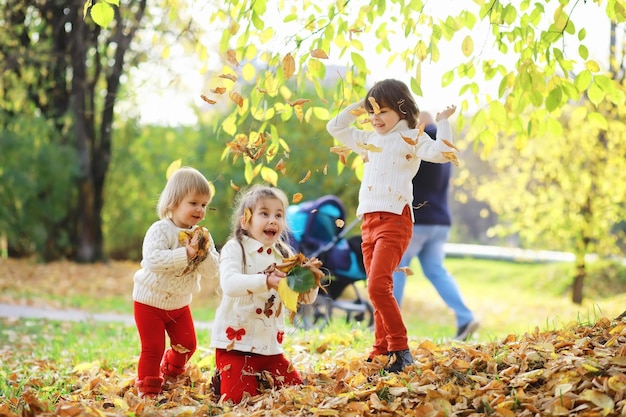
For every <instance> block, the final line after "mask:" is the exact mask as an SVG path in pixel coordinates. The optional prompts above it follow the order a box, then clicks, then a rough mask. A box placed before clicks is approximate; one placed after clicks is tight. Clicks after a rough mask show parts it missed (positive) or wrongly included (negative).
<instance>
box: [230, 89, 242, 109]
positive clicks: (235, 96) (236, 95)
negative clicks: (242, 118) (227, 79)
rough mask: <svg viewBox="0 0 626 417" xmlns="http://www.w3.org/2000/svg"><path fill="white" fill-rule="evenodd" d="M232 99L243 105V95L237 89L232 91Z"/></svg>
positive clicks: (238, 104) (240, 105)
mask: <svg viewBox="0 0 626 417" xmlns="http://www.w3.org/2000/svg"><path fill="white" fill-rule="evenodd" d="M230 99H231V100H232V101H233V102H234V103H235V104H236V105H237V106H239V107H243V97H242V96H241V94H239V93H238V92H236V91H231V93H230Z"/></svg>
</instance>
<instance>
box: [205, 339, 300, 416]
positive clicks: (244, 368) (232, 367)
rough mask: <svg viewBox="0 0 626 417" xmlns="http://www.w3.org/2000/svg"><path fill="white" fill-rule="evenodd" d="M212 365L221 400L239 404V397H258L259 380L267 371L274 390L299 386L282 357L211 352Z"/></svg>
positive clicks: (296, 378)
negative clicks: (216, 374)
mask: <svg viewBox="0 0 626 417" xmlns="http://www.w3.org/2000/svg"><path fill="white" fill-rule="evenodd" d="M215 365H216V366H217V370H218V372H219V374H220V378H221V381H220V394H226V396H225V398H224V400H232V401H233V402H234V403H235V404H237V403H239V402H241V398H242V397H243V393H244V392H247V393H249V394H250V395H252V396H254V395H258V394H259V386H260V383H259V376H260V375H261V371H268V372H269V373H270V374H271V375H272V378H274V386H275V387H280V386H283V385H285V386H287V385H299V384H302V378H300V374H299V373H298V371H296V370H295V368H293V367H292V366H291V364H290V363H289V361H288V360H287V358H285V355H283V354H278V355H258V354H256V353H249V352H240V351H237V350H230V351H227V350H226V349H215Z"/></svg>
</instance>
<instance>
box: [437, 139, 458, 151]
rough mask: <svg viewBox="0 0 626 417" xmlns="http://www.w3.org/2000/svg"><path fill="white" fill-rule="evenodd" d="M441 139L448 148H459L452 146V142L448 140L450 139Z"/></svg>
mask: <svg viewBox="0 0 626 417" xmlns="http://www.w3.org/2000/svg"><path fill="white" fill-rule="evenodd" d="M441 141H442V142H443V143H445V144H446V145H447V146H448V147H449V148H452V149H456V150H457V151H458V150H459V148H457V147H456V146H454V144H453V143H452V142H450V141H448V140H446V139H441Z"/></svg>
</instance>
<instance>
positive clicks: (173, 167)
mask: <svg viewBox="0 0 626 417" xmlns="http://www.w3.org/2000/svg"><path fill="white" fill-rule="evenodd" d="M182 163H183V160H182V159H177V160H175V161H174V162H172V163H171V164H170V166H168V167H167V171H165V178H167V179H169V178H170V177H171V176H172V174H173V173H174V172H176V171H178V169H179V168H180V167H181V166H182Z"/></svg>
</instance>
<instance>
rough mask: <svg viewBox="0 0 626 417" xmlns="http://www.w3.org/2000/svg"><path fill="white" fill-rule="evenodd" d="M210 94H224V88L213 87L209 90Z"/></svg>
mask: <svg viewBox="0 0 626 417" xmlns="http://www.w3.org/2000/svg"><path fill="white" fill-rule="evenodd" d="M211 92H213V93H215V94H224V93H225V92H226V89H225V88H224V87H215V88H212V89H211Z"/></svg>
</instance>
